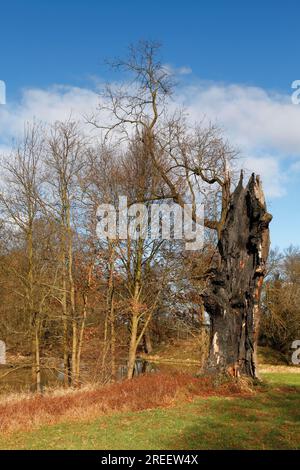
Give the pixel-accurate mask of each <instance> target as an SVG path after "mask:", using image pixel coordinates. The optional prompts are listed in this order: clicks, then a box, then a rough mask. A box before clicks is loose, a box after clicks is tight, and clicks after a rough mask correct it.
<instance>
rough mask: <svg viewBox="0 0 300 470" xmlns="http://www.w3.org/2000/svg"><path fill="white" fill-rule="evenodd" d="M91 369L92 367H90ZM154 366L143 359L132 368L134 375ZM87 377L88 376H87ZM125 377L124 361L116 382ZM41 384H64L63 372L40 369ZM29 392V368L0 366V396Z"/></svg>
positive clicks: (156, 367)
mask: <svg viewBox="0 0 300 470" xmlns="http://www.w3.org/2000/svg"><path fill="white" fill-rule="evenodd" d="M90 368H91V369H92V366H90ZM158 370H159V368H158V366H157V365H156V364H152V363H150V362H148V361H146V360H144V359H137V360H136V363H135V368H134V375H141V374H147V373H153V372H156V371H158ZM88 376H90V375H89V374H88ZM126 377H127V363H126V360H123V361H121V363H120V364H119V365H118V368H117V380H124V379H126ZM41 382H42V386H43V387H50V386H51V387H55V386H60V385H62V384H63V382H64V373H63V370H58V369H50V368H47V369H41ZM22 391H23V392H29V391H33V386H32V375H31V368H30V366H26V365H24V366H22V367H20V368H18V367H16V368H15V369H14V368H12V367H10V366H4V365H1V366H0V394H5V393H9V392H22Z"/></svg>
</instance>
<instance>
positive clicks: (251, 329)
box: [203, 174, 272, 378]
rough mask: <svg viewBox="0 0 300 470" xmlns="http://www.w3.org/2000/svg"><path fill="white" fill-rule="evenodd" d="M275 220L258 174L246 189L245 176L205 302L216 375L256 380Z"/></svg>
mask: <svg viewBox="0 0 300 470" xmlns="http://www.w3.org/2000/svg"><path fill="white" fill-rule="evenodd" d="M271 220H272V216H271V215H270V214H269V213H268V212H267V207H266V203H265V198H264V193H263V190H262V186H261V182H260V179H259V177H258V176H255V175H254V174H253V175H252V176H251V178H250V180H249V183H248V185H247V186H246V187H245V188H244V187H243V175H242V174H241V178H240V182H239V184H238V186H237V187H236V189H235V191H234V192H233V194H232V195H231V200H230V206H229V209H228V213H227V217H226V221H225V224H224V227H223V230H222V232H221V235H220V240H219V243H218V252H219V265H218V266H214V267H213V268H212V269H211V271H210V280H209V285H208V289H207V291H206V294H205V296H204V299H203V300H204V305H205V309H206V311H207V313H208V314H209V316H210V321H211V336H210V351H209V357H208V363H207V367H208V370H209V371H211V372H217V373H226V374H230V375H233V376H236V377H237V376H240V375H245V376H249V377H253V378H255V377H257V362H256V344H257V337H258V324H259V311H260V296H261V289H262V284H263V279H264V276H265V272H266V261H267V258H268V254H269V246H270V239H269V223H270V221H271Z"/></svg>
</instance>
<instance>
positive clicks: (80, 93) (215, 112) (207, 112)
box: [0, 66, 300, 198]
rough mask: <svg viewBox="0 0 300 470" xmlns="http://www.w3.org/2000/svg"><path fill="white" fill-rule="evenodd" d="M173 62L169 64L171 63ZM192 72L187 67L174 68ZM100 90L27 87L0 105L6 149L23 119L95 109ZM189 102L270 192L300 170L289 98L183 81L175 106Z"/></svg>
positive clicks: (298, 118)
mask: <svg viewBox="0 0 300 470" xmlns="http://www.w3.org/2000/svg"><path fill="white" fill-rule="evenodd" d="M168 67H169V66H168ZM175 70H176V72H177V74H186V73H190V72H191V70H190V69H189V68H188V67H182V68H179V69H175ZM98 102H99V96H98V94H97V93H96V92H95V91H93V90H90V89H87V88H78V87H72V86H60V85H57V86H53V87H50V88H48V89H25V90H23V93H22V99H21V100H20V102H18V103H8V104H7V105H5V106H1V107H0V129H1V134H0V143H1V146H2V148H4V146H5V148H7V147H9V146H10V144H11V139H12V138H14V137H18V136H20V135H21V134H22V132H23V128H24V122H26V121H31V120H32V119H36V120H42V121H45V122H53V121H55V120H63V119H67V118H69V117H70V115H72V118H74V119H82V120H83V116H84V115H87V114H90V113H91V112H93V111H94V110H95V109H96V107H97V104H98ZM177 105H185V107H186V108H187V111H188V115H189V117H188V118H189V120H190V121H192V122H196V121H200V120H203V117H205V118H206V119H207V120H211V121H212V122H217V123H218V124H219V125H220V126H221V127H222V128H223V129H224V131H225V134H226V135H227V136H228V138H229V140H230V142H231V143H233V144H234V145H235V146H237V147H238V148H239V150H240V153H241V156H242V157H243V158H244V163H243V166H244V167H245V168H248V169H249V171H255V172H258V173H260V174H261V176H262V178H263V180H264V183H265V187H266V193H267V195H268V196H269V197H272V198H273V197H280V196H282V195H283V194H284V193H285V187H286V185H287V181H288V177H289V174H291V172H296V171H297V172H299V169H300V166H299V165H300V163H299V159H300V132H299V129H300V105H299V106H297V105H294V104H292V102H291V97H290V96H288V95H283V94H278V93H277V94H276V93H270V92H267V91H265V90H263V89H261V88H258V87H250V86H243V85H224V84H218V83H209V82H198V83H195V84H194V85H186V86H183V85H182V86H181V88H180V90H178V92H177V94H176V96H175V97H174V102H173V104H172V107H173V106H177Z"/></svg>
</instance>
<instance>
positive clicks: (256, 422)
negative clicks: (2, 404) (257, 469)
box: [0, 373, 300, 450]
mask: <svg viewBox="0 0 300 470" xmlns="http://www.w3.org/2000/svg"><path fill="white" fill-rule="evenodd" d="M299 376H300V374H288V373H286V374H276V373H270V374H265V379H266V381H267V382H268V383H270V384H271V385H269V386H266V387H264V388H263V389H262V390H261V391H259V392H257V393H256V394H254V395H252V396H251V397H247V398H241V397H234V398H224V397H210V398H199V399H197V400H195V401H194V402H192V403H183V404H180V405H177V406H175V407H174V408H167V409H166V408H164V409H155V410H148V411H143V412H135V413H128V412H127V413H115V414H112V415H110V416H103V417H101V418H97V419H95V420H93V421H89V422H78V423H67V422H66V423H63V424H59V425H53V426H43V427H41V428H39V429H36V430H34V431H31V432H29V433H16V434H13V435H10V436H8V437H4V436H1V437H0V448H2V449H4V448H5V449H7V448H9V449H12V448H13V449H103V450H104V449H107V450H113V449H124V450H125V449H134V450H136V449H187V450H189V449H300V393H299V392H300V377H299ZM279 385H280V386H281V387H282V388H281V389H280V388H278V386H279Z"/></svg>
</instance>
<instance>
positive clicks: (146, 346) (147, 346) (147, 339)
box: [144, 326, 153, 354]
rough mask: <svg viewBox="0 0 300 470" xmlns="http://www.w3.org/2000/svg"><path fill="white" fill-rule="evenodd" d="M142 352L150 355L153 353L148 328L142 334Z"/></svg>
mask: <svg viewBox="0 0 300 470" xmlns="http://www.w3.org/2000/svg"><path fill="white" fill-rule="evenodd" d="M144 350H145V353H146V354H151V353H152V351H153V347H152V341H151V334H150V329H149V326H148V328H146V331H145V334H144Z"/></svg>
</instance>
